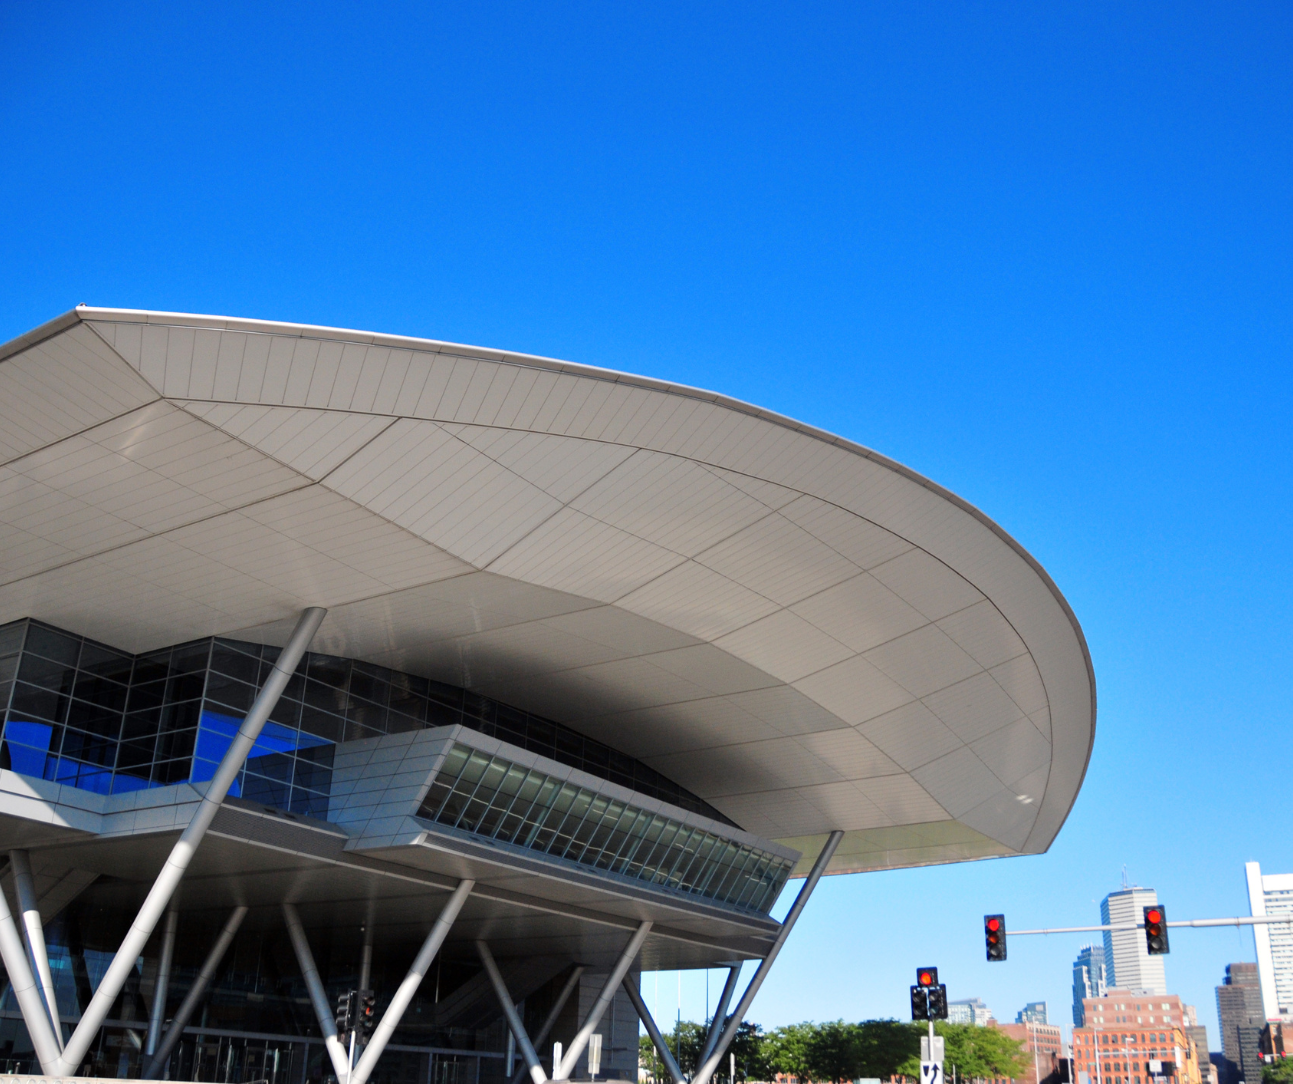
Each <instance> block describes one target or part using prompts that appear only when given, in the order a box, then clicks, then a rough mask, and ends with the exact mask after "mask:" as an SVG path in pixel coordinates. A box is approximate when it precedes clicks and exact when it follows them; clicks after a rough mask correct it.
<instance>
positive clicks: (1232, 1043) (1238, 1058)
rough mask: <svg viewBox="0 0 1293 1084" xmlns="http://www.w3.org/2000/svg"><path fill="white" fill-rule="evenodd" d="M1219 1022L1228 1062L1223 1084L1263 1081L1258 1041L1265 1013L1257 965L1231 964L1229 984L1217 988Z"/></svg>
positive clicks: (1228, 966)
mask: <svg viewBox="0 0 1293 1084" xmlns="http://www.w3.org/2000/svg"><path fill="white" fill-rule="evenodd" d="M1217 1019H1218V1021H1219V1022H1220V1024H1221V1049H1222V1052H1223V1053H1224V1054H1225V1063H1224V1064H1223V1065H1222V1066H1221V1069H1222V1070H1223V1072H1222V1076H1223V1077H1224V1079H1222V1081H1221V1084H1235V1082H1236V1081H1238V1080H1244V1081H1250V1082H1251V1081H1257V1080H1260V1079H1261V1059H1260V1057H1259V1054H1258V1040H1259V1039H1260V1038H1261V1033H1262V1024H1263V1023H1264V1020H1265V1014H1264V1013H1263V1012H1262V992H1261V987H1260V986H1259V984H1258V977H1257V965H1256V964H1227V965H1226V981H1225V984H1224V985H1222V986H1218V987H1217Z"/></svg>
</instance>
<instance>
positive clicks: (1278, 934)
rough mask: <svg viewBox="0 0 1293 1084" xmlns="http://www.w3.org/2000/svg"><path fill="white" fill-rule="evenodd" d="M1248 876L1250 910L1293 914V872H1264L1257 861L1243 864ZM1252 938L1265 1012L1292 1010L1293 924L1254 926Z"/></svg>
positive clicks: (1275, 1013)
mask: <svg viewBox="0 0 1293 1084" xmlns="http://www.w3.org/2000/svg"><path fill="white" fill-rule="evenodd" d="M1244 872H1245V873H1246V874H1247V877H1248V903H1249V908H1250V914H1252V915H1254V916H1258V915H1287V914H1293V873H1272V874H1267V875H1266V876H1265V877H1263V876H1262V867H1261V866H1260V865H1258V864H1257V863H1256V862H1249V863H1247V864H1246V865H1245V866H1244ZM1253 940H1254V941H1255V942H1256V944H1257V974H1258V976H1259V977H1260V978H1261V986H1262V1016H1263V1017H1264V1018H1265V1019H1266V1020H1269V1019H1270V1018H1271V1017H1273V1016H1283V1015H1285V1014H1287V1013H1293V925H1290V924H1288V923H1283V922H1281V923H1276V924H1273V925H1270V926H1254V927H1253Z"/></svg>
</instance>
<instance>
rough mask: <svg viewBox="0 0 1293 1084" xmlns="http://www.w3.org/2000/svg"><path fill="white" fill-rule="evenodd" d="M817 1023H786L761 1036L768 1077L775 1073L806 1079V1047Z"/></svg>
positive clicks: (807, 1071) (810, 1040) (807, 1073)
mask: <svg viewBox="0 0 1293 1084" xmlns="http://www.w3.org/2000/svg"><path fill="white" fill-rule="evenodd" d="M816 1028H817V1025H816V1024H812V1023H807V1022H805V1023H803V1024H787V1025H785V1027H780V1028H773V1029H772V1030H771V1031H770V1032H768V1033H767V1034H766V1035H765V1036H764V1037H763V1050H764V1059H765V1061H766V1063H767V1067H768V1069H769V1070H770V1072H769V1074H768V1075H769V1077H771V1076H772V1075H774V1074H776V1073H785V1074H786V1076H795V1077H798V1078H799V1079H800V1080H807V1079H808V1075H809V1069H808V1047H809V1044H810V1043H811V1042H812V1039H813V1032H814V1031H815V1030H816Z"/></svg>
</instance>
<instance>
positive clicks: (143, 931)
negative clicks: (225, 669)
mask: <svg viewBox="0 0 1293 1084" xmlns="http://www.w3.org/2000/svg"><path fill="white" fill-rule="evenodd" d="M327 612H328V611H327V610H325V609H322V608H321V607H318V606H311V607H310V608H309V609H308V610H305V611H304V612H303V613H302V614H301V617H300V620H299V621H297V623H296V629H295V630H294V631H293V633H292V637H291V639H290V640H288V642H287V646H286V647H285V648H283V650H282V652H280V654H279V656H278V661H277V662H275V663H274V666H273V668H272V669H271V670H270V672H269V677H268V678H266V679H265V684H264V685H263V686H262V687H261V690H260V692H259V693H258V694H257V695H256V700H255V702H254V703H253V704H252V706H251V710H250V711H248V712H247V717H246V718H245V719H244V720H243V721H242V726H240V727H239V728H238V733H237V735H236V736H235V737H234V739H233V742H232V743H231V744H230V745H229V748H228V749H227V750H226V751H225V755H224V757H223V758H222V759H221V761H220V766H219V767H218V768H217V769H216V772H215V775H214V776H213V777H212V779H211V782H210V783H209V784H208V785H207V790H206V793H205V794H204V795H203V796H202V801H201V802H199V803H198V808H197V812H196V813H194V814H193V819H192V820H191V821H189V825H188V827H187V828H185V829H184V831H183V833H182V834H181V835H180V838H179V840H178V841H177V842H176V844H175V846H174V847H173V848H172V849H171V853H170V855H169V857H167V859H166V864H165V865H164V866H162V870H161V872H160V873H159V874H158V875H157V880H155V881H154V882H153V887H152V888H151V889H150V890H149V892H148V896H147V898H146V899H145V900H144V903H143V906H142V907H140V908H139V914H138V915H136V916H135V921H134V924H133V925H132V926H131V927H130V930H129V931H128V932H127V933H126V936H125V939H124V940H123V941H122V942H121V947H120V948H119V949H117V954H116V956H114V957H113V959H112V963H111V964H109V965H108V970H107V971H106V972H105V973H104V976H103V978H102V979H101V980H100V981H99V986H98V989H96V990H95V991H94V997H92V998H91V999H90V1004H89V1006H88V1007H87V1008H86V1010H85V1012H84V1013H83V1014H82V1015H81V1021H80V1023H79V1024H77V1025H76V1030H75V1031H74V1032H72V1037H71V1038H70V1039H68V1041H67V1046H66V1047H65V1048H64V1049H63V1053H62V1055H61V1056H60V1057H59V1059H58V1075H60V1076H75V1075H76V1071H77V1069H78V1068H79V1067H80V1065H81V1059H83V1058H84V1057H85V1054H86V1051H88V1050H89V1049H90V1044H91V1043H92V1042H93V1041H94V1038H95V1036H96V1035H97V1034H98V1033H99V1028H100V1027H101V1026H102V1024H103V1021H104V1019H105V1018H106V1017H107V1015H108V1011H109V1010H110V1009H111V1008H112V1004H113V1002H114V1001H116V1000H117V995H118V994H119V993H121V988H122V986H124V985H125V982H126V978H127V976H128V975H129V974H130V972H131V971H133V970H134V967H135V963H136V962H137V961H138V960H139V955H140V953H142V952H143V951H144V945H145V944H146V943H147V941H148V939H149V937H151V936H152V933H153V929H154V928H155V927H156V926H157V923H158V922H159V921H160V920H161V917H162V914H163V912H165V910H166V907H167V905H168V904H169V903H170V902H171V897H172V896H173V895H174V894H175V890H176V888H178V887H179V883H180V881H181V880H182V879H183V877H184V874H185V872H186V871H187V870H188V868H189V863H190V862H191V861H192V860H193V853H194V852H195V851H196V850H197V847H198V844H199V843H201V842H202V837H203V836H205V835H206V833H207V829H208V828H210V827H211V822H212V821H213V820H214V819H215V815H216V814H217V813H218V812H219V811H220V803H221V802H223V801H224V797H225V795H226V794H228V793H229V788H230V787H231V786H233V783H234V780H235V779H237V777H238V773H239V772H240V771H241V770H242V766H243V764H244V762H245V761H246V760H247V757H248V755H249V754H250V753H251V750H252V746H254V745H255V744H256V739H257V738H258V737H260V732H261V730H263V729H264V726H265V722H266V721H267V720H268V719H269V713H270V712H271V711H273V710H274V707H275V706H276V705H277V704H278V698H279V697H280V696H282V695H283V690H284V689H285V688H287V683H288V682H289V681H290V680H291V678H292V675H293V674H294V673H295V672H296V666H297V663H299V662H300V661H301V656H302V655H304V654H305V650H306V648H308V647H309V646H310V641H311V640H313V639H314V634H315V633H316V632H318V630H319V625H320V623H322V621H323V616H324V614H326V613H327Z"/></svg>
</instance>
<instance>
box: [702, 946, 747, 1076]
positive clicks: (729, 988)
mask: <svg viewBox="0 0 1293 1084" xmlns="http://www.w3.org/2000/svg"><path fill="white" fill-rule="evenodd" d="M740 977H741V965H740V964H733V965H732V966H731V967H729V968H728V969H727V981H726V982H725V983H723V992H722V993H721V994H720V995H719V998H718V1004H717V1005H715V1006H714V1019H713V1020H711V1021H710V1022H709V1034H708V1035H707V1036H705V1045H704V1047H703V1048H702V1049H701V1052H700V1057H699V1058H697V1059H696V1063H697V1064H698V1065H704V1064H705V1059H706V1058H707V1057H709V1056H710V1054H712V1053H713V1052H714V1044H715V1043H716V1042H718V1037H719V1035H721V1034H722V1032H723V1025H724V1024H725V1023H727V1007H728V1006H729V1005H730V1004H731V1003H732V995H733V994H734V993H736V980H737V979H739V978H740Z"/></svg>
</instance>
